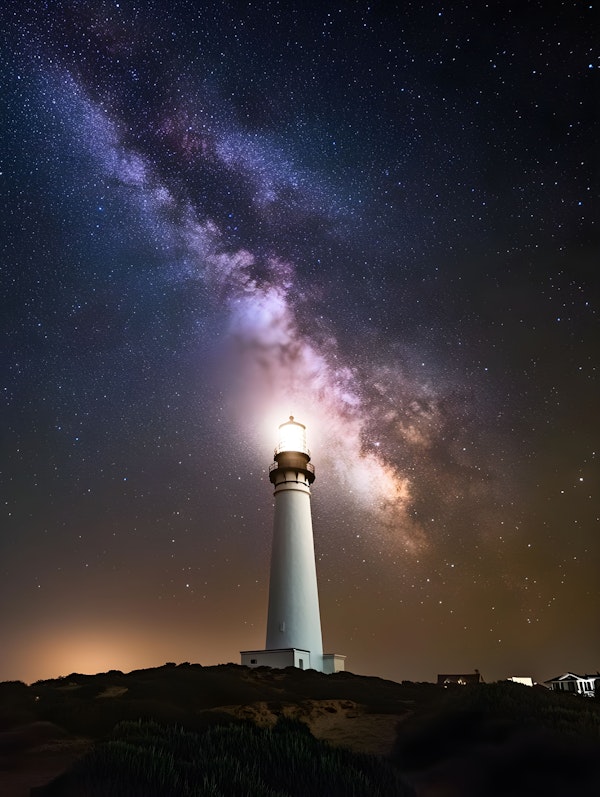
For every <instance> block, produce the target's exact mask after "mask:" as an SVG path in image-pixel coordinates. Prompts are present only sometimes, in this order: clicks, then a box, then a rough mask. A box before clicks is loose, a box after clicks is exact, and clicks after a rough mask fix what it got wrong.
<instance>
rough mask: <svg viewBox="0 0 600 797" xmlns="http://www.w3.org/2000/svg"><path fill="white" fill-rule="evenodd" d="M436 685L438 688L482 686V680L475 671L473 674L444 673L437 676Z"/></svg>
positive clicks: (479, 674) (477, 671)
mask: <svg viewBox="0 0 600 797" xmlns="http://www.w3.org/2000/svg"><path fill="white" fill-rule="evenodd" d="M437 683H438V686H444V687H448V686H466V685H467V684H482V683H483V678H482V677H481V673H480V672H479V670H475V672H467V673H455V674H452V675H448V674H446V673H444V674H442V675H438V677H437Z"/></svg>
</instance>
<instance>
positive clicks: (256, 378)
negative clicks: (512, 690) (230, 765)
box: [0, 0, 600, 681]
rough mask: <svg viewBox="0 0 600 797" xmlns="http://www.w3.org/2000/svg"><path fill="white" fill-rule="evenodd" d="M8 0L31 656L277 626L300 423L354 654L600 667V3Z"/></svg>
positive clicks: (6, 79) (14, 428)
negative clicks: (280, 563) (273, 479)
mask: <svg viewBox="0 0 600 797" xmlns="http://www.w3.org/2000/svg"><path fill="white" fill-rule="evenodd" d="M387 5H388V4H382V3H378V2H374V3H363V2H357V3H351V4H350V3H348V4H347V3H335V4H334V3H331V2H324V3H323V2H321V3H318V4H317V3H305V4H302V7H300V6H299V5H298V6H294V7H291V6H290V4H287V3H278V2H257V3H236V2H234V3H220V2H207V3H195V2H175V3H170V4H166V3H163V2H160V1H159V0H155V2H148V3H138V2H135V0H131V1H130V2H89V3H85V4H82V3H78V2H55V3H29V2H19V3H17V2H9V3H8V4H7V5H6V6H5V8H4V10H3V11H2V31H3V34H2V36H3V39H2V49H1V63H2V76H3V86H4V90H3V92H2V97H1V98H0V102H1V103H2V108H1V112H2V118H3V119H4V120H5V123H4V127H3V132H2V151H1V164H0V172H1V174H0V181H1V182H0V185H2V197H3V213H2V221H1V224H2V235H1V236H0V245H1V246H2V255H3V256H2V261H1V262H2V289H3V290H2V296H3V312H2V324H3V333H4V340H5V342H6V345H5V347H4V348H3V363H2V365H3V367H2V389H3V397H4V418H5V422H4V424H3V427H4V434H3V439H2V495H3V523H2V526H3V534H2V543H1V544H2V550H1V554H0V575H1V577H0V584H1V586H0V597H1V605H2V611H1V613H0V627H1V633H2V639H3V640H4V642H3V649H4V652H3V656H2V658H1V659H0V679H6V680H7V679H21V680H26V681H32V680H35V679H38V678H43V677H55V676H58V675H64V674H67V673H69V672H73V671H79V672H97V671H102V670H107V669H114V668H117V669H122V670H128V669H133V668H136V667H145V666H153V665H156V664H162V663H164V662H165V661H199V662H201V663H204V664H211V663H215V662H224V661H238V660H239V651H240V650H243V649H256V648H261V647H262V645H263V644H264V634H265V628H266V604H267V589H268V569H269V556H270V534H271V522H272V506H273V501H272V494H271V485H270V483H269V480H268V466H269V464H270V462H271V454H272V449H273V446H274V445H275V442H276V440H275V438H276V429H277V426H278V424H279V423H281V422H282V421H283V420H285V419H286V418H287V416H288V415H289V414H290V413H293V414H294V415H295V416H296V417H297V418H298V419H299V420H301V421H302V422H303V423H305V424H306V425H307V432H308V438H309V445H310V448H311V451H312V454H313V462H314V464H315V466H316V469H317V480H316V482H315V485H314V487H313V504H312V505H313V523H314V527H315V545H316V555H317V569H318V577H319V589H320V598H321V613H322V624H323V632H324V642H325V648H326V649H327V650H336V651H338V650H339V651H342V652H344V653H346V654H347V657H348V658H347V667H348V669H350V670H352V671H354V672H361V673H366V674H376V675H381V676H384V677H389V678H394V679H396V680H402V679H412V680H432V679H434V678H435V676H436V674H437V673H438V672H453V671H455V672H466V671H470V670H473V669H474V668H478V669H479V670H480V671H481V672H482V674H483V676H484V678H486V680H493V679H496V678H504V677H507V676H510V675H532V676H533V677H535V678H537V679H539V680H543V679H545V678H549V677H551V676H553V675H556V673H557V672H563V671H568V670H571V671H575V672H579V671H581V672H588V671H589V672H593V671H595V670H596V669H598V666H599V657H600V647H599V640H598V635H597V634H596V633H595V631H594V622H595V619H594V618H595V617H596V616H597V614H598V610H599V609H600V586H599V581H598V572H599V566H600V544H599V534H598V532H599V528H598V526H599V516H600V507H599V504H598V464H597V451H598V439H597V430H598V423H597V407H598V406H599V403H598V399H599V391H598V371H597V361H598V307H597V297H598V275H597V266H598V255H599V246H598V244H599V240H598V231H597V218H598V203H597V192H598V155H597V153H598V118H597V109H598V102H597V97H598V85H597V84H598V79H597V75H598V67H599V61H598V55H599V52H598V44H597V41H596V39H597V37H596V36H594V30H593V19H594V18H595V17H594V11H595V7H594V4H593V3H579V2H562V3H560V4H559V7H558V10H557V11H554V12H553V13H552V14H549V12H548V10H547V7H545V6H544V5H543V4H541V3H538V2H526V3H520V4H511V3H508V4H507V3H488V4H484V5H483V6H481V5H480V4H473V3H466V4H463V5H462V6H461V7H460V8H454V7H448V6H444V5H443V4H442V5H440V4H432V3H420V4H414V3H404V4H402V7H401V9H396V10H388V9H387Z"/></svg>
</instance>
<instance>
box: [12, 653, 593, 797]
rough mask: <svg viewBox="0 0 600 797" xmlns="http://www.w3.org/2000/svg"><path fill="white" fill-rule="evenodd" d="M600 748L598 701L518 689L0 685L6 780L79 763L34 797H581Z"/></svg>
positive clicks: (242, 675) (245, 677)
mask: <svg viewBox="0 0 600 797" xmlns="http://www.w3.org/2000/svg"><path fill="white" fill-rule="evenodd" d="M599 742H600V701H596V700H591V699H588V698H581V697H578V696H575V695H557V694H554V693H550V692H548V691H547V690H545V689H543V688H541V687H539V688H533V689H532V688H528V687H524V686H520V685H518V684H513V683H498V684H487V685H486V684H483V685H477V686H473V687H456V688H454V689H448V690H445V689H441V688H440V687H437V686H434V685H433V684H413V683H407V682H404V683H401V684H398V683H395V682H393V681H386V680H383V679H380V678H372V677H366V676H359V675H354V674H352V673H337V674H335V675H324V674H322V673H317V672H314V671H310V670H309V671H302V670H297V669H294V668H288V669H286V670H270V669H268V668H258V669H248V668H245V667H240V666H238V665H233V664H230V665H219V666H216V667H202V666H200V665H197V664H180V665H178V666H176V665H175V664H167V665H164V666H163V667H158V668H153V669H148V670H136V671H133V672H130V673H127V674H125V673H122V672H119V671H110V672H108V673H101V674H97V675H81V674H77V673H72V674H71V675H68V676H66V677H64V678H59V679H55V680H48V681H38V682H37V683H35V684H32V685H31V686H26V685H25V684H22V683H20V682H8V683H3V684H0V774H2V775H4V773H6V774H7V777H8V776H9V775H10V774H11V772H13V773H16V772H17V771H18V770H19V767H21V768H22V769H23V768H25V769H29V770H30V771H31V772H33V771H34V770H35V767H36V761H40V760H41V759H42V758H43V757H44V756H45V759H44V760H46V761H47V759H48V757H49V756H51V755H52V751H53V750H54V752H59V753H61V754H62V756H63V757H62V758H60V766H61V767H64V766H65V762H66V764H72V763H73V762H74V761H75V760H76V761H75V764H74V766H73V768H72V769H70V770H69V772H68V774H67V775H64V776H62V778H60V779H59V780H58V781H56V783H55V784H54V785H53V786H52V787H48V788H47V789H46V790H44V791H43V792H40V794H43V795H44V797H52V795H54V796H55V797H67V795H70V794H86V795H88V797H94V795H96V794H97V795H98V797H100V795H104V794H107V793H110V794H111V795H118V794H120V793H122V794H124V795H125V794H127V795H131V796H132V797H134V796H135V795H136V794H140V795H141V794H143V795H145V796H146V795H149V794H152V793H156V794H157V795H160V796H161V797H163V796H166V795H169V794H173V795H179V794H181V795H186V794H190V795H191V794H194V795H204V794H207V795H218V794H223V795H235V794H240V795H242V794H244V795H245V794H256V795H259V794H260V795H266V796H267V795H268V796H271V795H277V796H278V797H284V795H296V794H299V795H300V794H302V795H306V794H315V795H317V794H331V795H333V794H339V795H357V796H358V795H365V797H367V795H377V794H382V795H383V794H389V795H394V794H397V795H408V794H412V793H413V791H412V789H414V790H415V792H414V793H416V794H418V795H419V796H420V797H421V796H422V797H429V795H433V794H435V795H438V796H439V797H458V795H460V796H461V797H468V796H469V795H473V796H474V795H490V797H493V795H499V796H500V795H507V796H508V795H511V797H512V796H513V795H519V794H531V793H540V794H541V793H543V794H544V795H549V796H550V797H552V796H553V795H556V797H558V795H562V794H569V795H575V796H577V795H580V794H581V795H582V797H585V795H587V794H589V795H592V794H594V795H595V794H597V793H600V777H599V774H598V771H599V768H598V766H597V761H598V759H599V757H600V744H599ZM69 749H71V752H72V756H71V759H69V757H68V756H66V758H65V754H66V751H68V750H69ZM192 752H193V755H192ZM374 754H375V755H374ZM36 756H37V758H36ZM57 760H58V759H57ZM150 762H153V763H152V766H150ZM276 762H279V763H277V764H276ZM2 770H3V772H2ZM57 771H59V770H57ZM146 772H150V776H149V777H151V778H154V781H152V780H150V781H147V780H144V778H145V777H146V776H145V775H144V776H143V777H142V774H141V773H146ZM48 779H49V778H46V780H48ZM5 780H6V779H5ZM43 782H44V780H41V779H38V780H37V781H34V780H30V783H29V785H30V786H33V785H36V783H39V784H41V783H43ZM407 783H408V784H410V785H407ZM82 784H85V788H84V787H83V785H82ZM135 784H141V785H139V787H138V786H135ZM119 789H121V791H119ZM136 789H138V790H137V791H136ZM323 789H325V791H323ZM3 793H6V794H7V795H9V797H11V795H14V797H17V795H18V794H23V795H25V794H28V791H22V792H18V790H16V789H15V790H13V791H12V792H10V791H6V792H3Z"/></svg>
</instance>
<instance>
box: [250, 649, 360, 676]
mask: <svg viewBox="0 0 600 797" xmlns="http://www.w3.org/2000/svg"><path fill="white" fill-rule="evenodd" d="M241 656H242V665H244V666H245V667H273V668H275V669H278V670H282V669H284V668H285V667H298V669H299V670H319V671H320V672H324V673H326V674H327V675H331V674H332V673H335V672H343V671H344V669H345V660H346V657H345V656H343V655H342V654H341V653H320V654H318V655H317V656H315V654H314V653H313V659H315V661H311V655H310V651H309V650H300V648H280V649H279V650H277V649H276V650H242V652H241ZM316 659H319V661H317V660H316Z"/></svg>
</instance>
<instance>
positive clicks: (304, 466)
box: [269, 460, 315, 475]
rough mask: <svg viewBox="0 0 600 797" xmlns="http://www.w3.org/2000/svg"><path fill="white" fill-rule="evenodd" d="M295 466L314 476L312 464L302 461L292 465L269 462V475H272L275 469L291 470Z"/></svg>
mask: <svg viewBox="0 0 600 797" xmlns="http://www.w3.org/2000/svg"><path fill="white" fill-rule="evenodd" d="M297 466H299V467H300V470H307V471H308V472H309V473H312V474H313V475H314V472H315V466H314V465H313V464H312V462H305V461H304V460H302V461H299V462H297V463H293V464H291V465H288V463H287V462H286V463H285V465H282V464H280V463H279V462H271V464H270V465H269V473H272V472H273V471H274V470H277V468H282V467H286V468H287V467H291V469H292V470H293V468H294V467H297Z"/></svg>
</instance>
